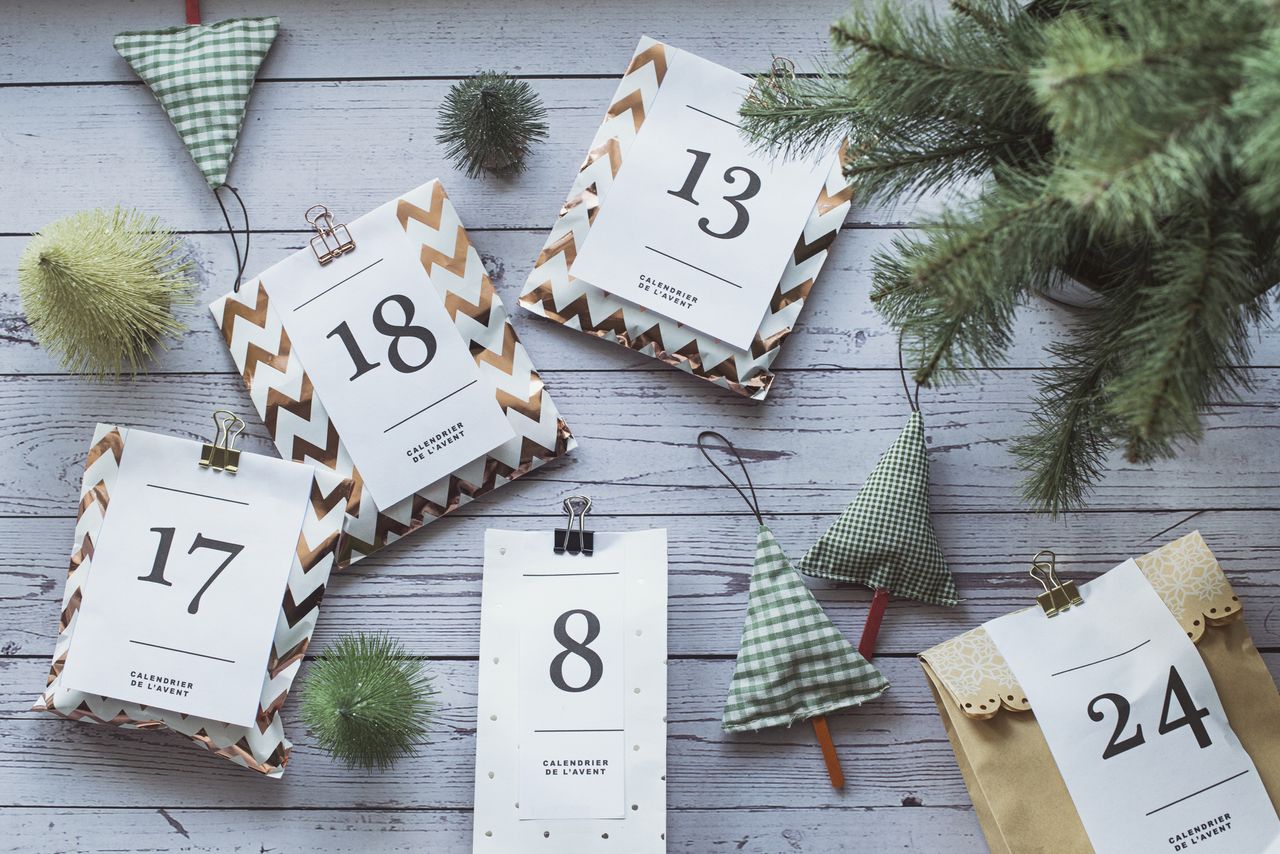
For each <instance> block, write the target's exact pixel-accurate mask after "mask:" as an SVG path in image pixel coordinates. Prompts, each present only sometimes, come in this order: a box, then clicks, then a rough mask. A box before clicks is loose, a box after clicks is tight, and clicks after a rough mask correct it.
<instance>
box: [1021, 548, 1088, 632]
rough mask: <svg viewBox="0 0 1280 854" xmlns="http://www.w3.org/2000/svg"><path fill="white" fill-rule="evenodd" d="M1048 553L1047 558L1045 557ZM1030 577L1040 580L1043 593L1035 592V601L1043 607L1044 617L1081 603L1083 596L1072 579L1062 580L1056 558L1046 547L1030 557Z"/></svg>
mask: <svg viewBox="0 0 1280 854" xmlns="http://www.w3.org/2000/svg"><path fill="white" fill-rule="evenodd" d="M1045 555H1048V559H1047V560H1046V559H1045ZM1029 574H1030V575H1031V577H1032V578H1034V579H1035V580H1036V581H1039V582H1040V586H1041V587H1043V588H1044V592H1043V593H1038V594H1036V602H1037V603H1039V605H1040V607H1041V608H1042V609H1044V613H1045V616H1046V617H1052V616H1055V615H1057V614H1060V613H1062V612H1063V611H1066V610H1067V609H1068V608H1070V607H1071V606H1072V605H1083V604H1084V598H1083V597H1082V596H1081V595H1080V590H1079V589H1078V588H1077V587H1076V583H1075V582H1074V581H1063V580H1062V579H1061V578H1060V577H1059V576H1058V558H1057V555H1055V554H1054V553H1053V552H1051V551H1049V550H1048V549H1041V550H1040V551H1038V552H1036V556H1035V557H1033V558H1032V559H1031V572H1030V573H1029Z"/></svg>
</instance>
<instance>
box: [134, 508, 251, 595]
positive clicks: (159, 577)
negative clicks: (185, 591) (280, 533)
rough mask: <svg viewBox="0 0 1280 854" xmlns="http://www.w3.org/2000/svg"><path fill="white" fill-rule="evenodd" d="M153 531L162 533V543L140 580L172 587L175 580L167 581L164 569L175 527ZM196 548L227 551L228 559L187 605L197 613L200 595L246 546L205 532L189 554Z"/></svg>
mask: <svg viewBox="0 0 1280 854" xmlns="http://www.w3.org/2000/svg"><path fill="white" fill-rule="evenodd" d="M151 530H152V532H153V533H156V534H159V535H160V544H159V545H158V546H156V557H155V560H154V561H153V562H152V564H151V573H150V574H149V575H139V576H138V580H139V581H150V582H153V583H155V584H162V585H164V586H165V587H172V586H173V582H171V581H166V580H165V577H164V571H165V569H166V568H167V567H168V565H169V550H170V549H171V548H172V547H173V533H174V529H173V528H152V529H151ZM196 549H210V550H212V551H219V552H226V555H227V559H226V560H224V561H223V562H222V563H220V564H218V568H217V569H215V570H214V571H213V575H210V576H209V578H208V580H207V581H205V583H204V584H203V585H202V586H201V587H200V589H199V590H197V591H196V595H195V597H194V598H192V600H191V604H190V605H188V606H187V613H188V614H195V613H197V612H198V611H199V610H200V597H202V596H204V592H205V591H206V590H208V589H209V585H210V584H213V582H214V579H216V578H217V577H218V576H219V575H222V571H223V570H224V569H226V568H227V567H228V566H230V565H231V561H233V560H235V559H236V556H237V555H238V554H240V552H242V551H244V546H243V545H241V544H240V543H228V542H225V541H223V540H215V539H212V538H210V537H206V536H205V535H204V534H201V533H197V534H196V538H195V539H194V540H192V542H191V548H189V549H187V554H193V553H194V552H195V551H196Z"/></svg>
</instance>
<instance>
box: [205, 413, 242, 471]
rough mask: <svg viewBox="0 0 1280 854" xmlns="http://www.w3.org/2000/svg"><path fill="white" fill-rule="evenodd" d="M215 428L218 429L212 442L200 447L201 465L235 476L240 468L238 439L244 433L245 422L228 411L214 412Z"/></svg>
mask: <svg viewBox="0 0 1280 854" xmlns="http://www.w3.org/2000/svg"><path fill="white" fill-rule="evenodd" d="M213 426H214V427H216V428H217V432H216V433H214V436H213V441H212V442H205V443H204V444H203V445H201V446H200V465H201V466H202V467H204V468H207V469H213V470H214V471H225V472H228V473H230V474H235V473H236V471H237V470H238V469H239V468H240V452H239V451H238V450H236V447H235V444H236V437H237V436H239V435H240V434H241V433H242V432H244V420H243V419H242V418H241V417H240V416H239V415H236V414H235V413H234V412H231V411H230V410H227V409H215V410H214V411H213Z"/></svg>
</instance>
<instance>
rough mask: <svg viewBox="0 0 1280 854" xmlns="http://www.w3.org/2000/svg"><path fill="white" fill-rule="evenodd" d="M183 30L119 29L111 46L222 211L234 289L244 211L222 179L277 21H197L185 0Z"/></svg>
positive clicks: (242, 258) (192, 4)
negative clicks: (229, 201) (231, 209)
mask: <svg viewBox="0 0 1280 854" xmlns="http://www.w3.org/2000/svg"><path fill="white" fill-rule="evenodd" d="M187 21H188V24H187V26H185V27H170V28H168V29H162V30H147V31H140V32H126V33H120V34H119V35H117V36H116V37H115V48H116V51H117V52H118V53H119V54H120V55H121V56H122V57H124V59H125V61H126V62H128V63H129V66H130V67H131V68H132V69H133V70H134V72H135V73H136V74H137V75H138V76H139V77H141V78H142V81H143V82H144V83H146V84H147V87H148V88H150V89H151V92H152V94H153V95H155V97H156V100H157V101H159V102H160V106H161V107H163V108H164V111H165V113H166V114H167V115H168V116H169V121H170V122H172V123H173V127H174V129H175V130H176V131H177V132H178V135H179V136H180V137H181V138H182V143H183V145H185V146H186V148H187V151H188V152H189V153H190V154H191V158H192V159H193V160H194V161H195V163H196V166H197V167H199V169H200V172H201V174H203V175H204V178H205V181H207V182H208V184H209V188H210V189H212V190H213V193H214V198H215V199H217V202H218V206H219V207H220V208H221V209H222V216H223V218H224V219H225V220H226V223H227V230H228V231H229V232H230V233H231V241H232V243H233V244H234V245H235V252H236V265H237V270H236V285H235V286H236V289H237V290H239V287H240V279H241V277H242V276H243V275H244V268H245V264H246V263H247V262H248V254H249V223H248V214H247V212H245V211H244V203H243V202H242V201H240V194H239V193H238V192H236V189H235V188H234V187H232V186H231V185H229V184H228V183H227V172H228V171H229V170H230V168H231V160H232V158H233V157H234V156H235V152H236V143H237V142H238V141H239V139H240V128H241V125H242V124H243V123H244V114H245V109H246V108H247V106H248V103H249V93H250V92H251V91H252V90H253V83H254V80H255V79H256V78H257V75H258V68H259V67H260V66H261V65H262V60H263V59H264V58H266V55H267V51H269V50H270V49H271V45H272V43H273V42H274V41H275V39H276V34H277V33H278V32H279V31H280V19H279V18H275V17H270V18H230V19H228V20H225V21H218V22H217V23H214V24H202V23H200V13H199V3H198V2H197V0H188V2H187ZM223 187H226V188H227V190H229V191H230V192H231V193H232V195H234V196H235V198H236V201H237V202H239V203H240V208H241V212H242V213H244V214H245V229H244V241H245V245H244V252H243V254H242V253H241V250H240V245H239V243H238V242H237V240H236V233H235V229H233V228H232V227H231V218H230V217H229V216H228V215H227V210H226V207H225V206H224V205H223V203H222V198H221V196H219V194H218V191H219V190H220V189H222V188H223Z"/></svg>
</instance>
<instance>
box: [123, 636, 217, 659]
mask: <svg viewBox="0 0 1280 854" xmlns="http://www.w3.org/2000/svg"><path fill="white" fill-rule="evenodd" d="M129 643H136V644H137V645H138V646H149V647H151V648H153V649H165V650H168V651H169V652H180V653H182V654H183V655H193V656H195V657H196V658H208V659H212V660H213V661H224V662H226V663H227V664H235V661H233V660H232V659H230V658H219V657H218V656H216V655H205V654H204V653H203V652H192V651H191V650H189V649H178V648H177V647H175V646H162V645H161V644H158V643H147V642H146V641H140V640H130V641H129Z"/></svg>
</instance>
